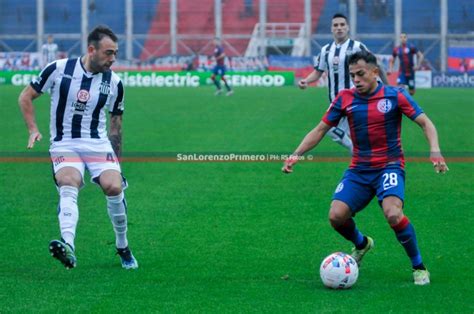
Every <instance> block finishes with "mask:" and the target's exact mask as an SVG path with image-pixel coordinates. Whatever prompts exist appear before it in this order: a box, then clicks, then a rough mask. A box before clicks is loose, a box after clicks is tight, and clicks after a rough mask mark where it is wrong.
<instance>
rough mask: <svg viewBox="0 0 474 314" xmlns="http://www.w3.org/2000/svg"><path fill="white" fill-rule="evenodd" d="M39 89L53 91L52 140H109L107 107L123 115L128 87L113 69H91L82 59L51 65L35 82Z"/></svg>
mask: <svg viewBox="0 0 474 314" xmlns="http://www.w3.org/2000/svg"><path fill="white" fill-rule="evenodd" d="M30 85H31V87H33V89H34V90H35V91H36V92H38V93H43V92H45V91H48V90H49V92H50V94H51V112H50V115H51V121H50V133H51V142H57V141H61V140H62V139H70V138H94V139H106V138H107V127H106V123H107V122H106V120H107V117H106V109H108V111H109V112H110V113H111V114H114V115H121V114H122V113H123V110H124V88H123V84H122V81H121V80H120V77H119V76H118V75H117V74H116V73H115V72H113V71H107V72H104V73H91V72H87V71H86V70H85V68H84V65H83V64H82V61H81V58H74V59H61V60H57V61H55V62H52V63H50V64H48V65H47V66H46V67H45V68H44V69H43V70H42V71H41V73H40V74H39V76H38V77H37V78H35V79H34V80H33V81H32V82H31V84H30Z"/></svg>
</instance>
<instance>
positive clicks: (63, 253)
mask: <svg viewBox="0 0 474 314" xmlns="http://www.w3.org/2000/svg"><path fill="white" fill-rule="evenodd" d="M49 252H50V253H51V256H52V257H54V258H55V259H57V260H59V261H60V262H61V263H62V264H63V265H64V267H66V268H67V269H70V268H74V267H76V256H75V255H74V249H73V248H72V246H70V245H69V244H67V243H65V242H64V241H60V240H53V241H51V242H49Z"/></svg>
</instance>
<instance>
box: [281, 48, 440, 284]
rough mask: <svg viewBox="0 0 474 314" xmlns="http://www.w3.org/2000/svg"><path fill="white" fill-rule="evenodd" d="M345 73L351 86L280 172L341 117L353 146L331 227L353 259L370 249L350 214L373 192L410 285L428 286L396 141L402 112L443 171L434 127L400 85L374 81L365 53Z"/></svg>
mask: <svg viewBox="0 0 474 314" xmlns="http://www.w3.org/2000/svg"><path fill="white" fill-rule="evenodd" d="M349 71H350V75H351V78H352V80H353V83H354V86H355V87H354V88H352V89H346V90H343V91H341V92H340V93H339V94H338V96H337V97H336V99H334V101H333V102H332V104H331V106H330V107H329V109H328V111H327V112H326V114H325V115H324V117H323V118H322V121H321V122H320V123H319V124H318V125H317V126H316V128H314V129H313V130H312V131H310V132H309V133H308V134H307V135H306V137H305V138H304V139H303V141H302V142H301V144H300V145H299V146H298V148H297V149H296V150H295V152H294V153H293V154H292V155H291V156H290V157H289V158H288V159H287V160H286V161H285V164H284V166H283V169H282V170H283V171H284V172H286V173H290V172H292V171H293V169H292V168H293V165H294V164H295V163H296V162H297V161H298V159H299V158H300V157H301V156H302V155H303V154H304V153H305V152H307V151H309V150H311V149H312V148H314V147H315V146H316V145H318V143H319V142H320V141H321V139H322V138H323V136H324V134H326V132H328V130H329V129H330V128H331V127H333V126H335V125H337V123H338V122H339V120H340V119H341V118H342V117H347V119H348V121H349V127H350V133H351V138H352V141H353V144H354V150H353V156H352V162H351V164H350V166H349V169H347V170H346V171H345V173H344V176H343V178H342V180H341V181H340V183H339V185H338V186H337V188H336V191H335V192H334V195H333V200H332V203H331V208H330V210H329V220H330V222H331V225H332V226H333V228H334V229H335V230H336V231H337V232H338V233H340V234H341V235H342V236H343V237H344V238H346V239H347V240H349V241H351V242H352V243H354V245H355V248H354V249H353V251H352V254H351V255H352V256H353V257H354V258H355V259H356V261H357V262H358V263H359V262H360V261H361V259H362V257H363V256H364V254H365V253H367V251H369V250H370V249H371V248H372V247H373V245H374V241H373V239H372V238H370V237H367V236H364V235H363V234H362V233H361V232H360V231H359V230H358V229H357V227H356V225H355V222H354V220H353V218H352V217H353V216H354V215H355V214H356V213H357V212H359V211H361V210H362V209H364V208H365V207H366V206H367V205H368V204H369V203H370V201H371V200H372V199H373V198H374V197H375V196H377V199H378V201H379V204H380V206H381V207H382V209H383V212H384V215H385V218H386V220H387V222H388V223H389V225H390V226H391V227H392V229H393V230H394V232H395V235H396V237H397V239H398V241H399V242H400V243H401V244H402V246H403V247H404V248H405V251H406V253H407V255H408V256H409V258H410V260H411V262H412V267H413V277H414V282H415V284H417V285H425V284H428V283H429V282H430V280H429V272H428V270H426V268H425V266H424V265H423V261H422V259H421V254H420V250H419V249H418V244H417V241H416V235H415V230H414V228H413V225H412V224H411V223H410V221H409V220H408V218H407V217H406V216H405V215H404V213H403V202H404V189H405V172H404V164H405V159H404V156H403V150H402V145H401V141H400V135H401V123H402V115H405V116H407V117H408V118H410V119H411V120H413V121H415V122H416V123H417V124H418V125H419V126H420V127H421V128H422V129H423V132H424V133H425V136H426V138H427V140H428V143H429V145H430V158H431V160H432V161H433V165H434V168H435V170H436V172H438V173H439V172H441V173H445V172H446V171H447V170H448V167H447V166H446V163H445V162H444V159H443V157H442V155H441V151H440V148H439V144H438V135H437V132H436V128H435V126H434V125H433V123H432V122H431V120H430V119H429V118H428V117H427V116H426V114H425V113H423V110H422V109H421V108H420V107H419V106H418V105H417V104H416V103H415V102H414V100H413V99H412V98H411V96H410V95H408V93H407V92H406V91H405V90H404V89H402V88H399V87H391V86H385V85H383V84H382V83H379V82H377V75H378V67H377V59H376V57H375V56H374V55H373V54H371V53H370V52H367V51H360V52H357V53H355V54H353V55H351V56H350V57H349Z"/></svg>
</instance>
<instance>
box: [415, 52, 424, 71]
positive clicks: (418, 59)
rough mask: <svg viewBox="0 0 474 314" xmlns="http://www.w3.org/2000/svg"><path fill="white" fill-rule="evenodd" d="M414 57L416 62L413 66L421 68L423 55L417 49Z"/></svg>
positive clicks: (417, 68)
mask: <svg viewBox="0 0 474 314" xmlns="http://www.w3.org/2000/svg"><path fill="white" fill-rule="evenodd" d="M416 58H417V62H416V63H417V64H416V67H415V70H419V69H420V68H421V65H422V64H423V60H425V55H424V54H423V53H422V52H421V51H419V50H418V52H417V53H416Z"/></svg>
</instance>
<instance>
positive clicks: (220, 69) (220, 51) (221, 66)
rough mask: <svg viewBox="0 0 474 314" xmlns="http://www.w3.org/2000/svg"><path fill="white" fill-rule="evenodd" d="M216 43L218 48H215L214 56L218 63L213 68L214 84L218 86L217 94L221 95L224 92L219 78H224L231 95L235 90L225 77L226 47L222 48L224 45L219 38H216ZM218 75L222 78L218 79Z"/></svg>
mask: <svg viewBox="0 0 474 314" xmlns="http://www.w3.org/2000/svg"><path fill="white" fill-rule="evenodd" d="M214 43H215V45H216V48H214V58H215V60H216V65H215V66H214V69H212V76H211V79H212V81H213V82H214V85H216V87H217V91H216V95H220V94H221V93H222V88H221V83H220V82H219V80H222V81H223V82H224V85H225V88H226V89H227V93H226V95H227V96H230V95H232V94H233V91H232V89H231V88H230V86H229V84H228V83H227V81H226V79H225V77H224V75H225V63H224V61H225V53H224V48H222V45H221V44H220V40H219V39H218V38H216V39H215V40H214ZM216 76H219V77H220V79H216Z"/></svg>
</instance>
